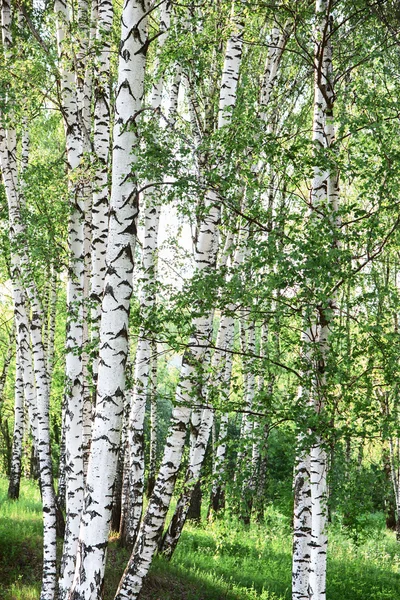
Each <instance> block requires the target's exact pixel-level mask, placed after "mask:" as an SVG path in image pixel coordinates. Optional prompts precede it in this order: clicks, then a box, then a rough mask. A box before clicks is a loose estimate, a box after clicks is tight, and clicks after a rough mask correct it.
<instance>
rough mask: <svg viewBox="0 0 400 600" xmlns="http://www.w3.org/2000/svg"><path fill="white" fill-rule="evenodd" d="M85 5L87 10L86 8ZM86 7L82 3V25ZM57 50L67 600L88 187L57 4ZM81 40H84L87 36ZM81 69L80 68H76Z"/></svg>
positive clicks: (79, 486) (80, 468)
mask: <svg viewBox="0 0 400 600" xmlns="http://www.w3.org/2000/svg"><path fill="white" fill-rule="evenodd" d="M83 4H84V6H83ZM86 9H87V4H86V3H82V2H80V3H79V6H78V19H79V23H80V24H81V23H82V20H83V19H84V16H83V14H82V13H84V12H85V10H86ZM54 10H55V16H56V29H57V48H58V58H59V63H60V80H61V103H62V106H63V117H64V129H65V137H66V147H67V161H68V171H69V194H70V203H71V211H70V218H69V225H68V247H69V267H68V281H67V339H66V355H65V413H64V423H63V425H64V435H65V472H66V496H65V499H66V531H65V537H64V546H63V554H62V562H61V575H60V580H59V597H60V600H64V599H65V598H66V597H67V595H68V592H69V589H70V586H71V583H72V579H73V575H74V570H75V557H76V552H77V545H78V534H79V522H80V515H81V510H82V505H83V487H84V465H83V414H82V412H83V398H84V376H83V364H82V349H83V343H84V337H83V336H84V331H83V321H84V311H83V296H84V220H85V208H86V207H85V192H86V187H87V184H86V182H85V180H84V175H83V174H82V171H81V167H82V166H83V158H84V133H83V131H82V128H83V126H84V125H83V123H82V111H81V110H80V106H79V82H78V77H79V76H80V75H78V73H75V72H74V71H73V70H72V68H71V65H72V57H71V56H70V54H69V53H70V50H69V43H70V40H69V39H68V35H69V30H70V28H71V26H72V20H73V15H72V14H71V7H70V6H69V4H68V3H64V2H63V1H62V0H55V3H54ZM82 37H83V38H85V33H84V31H83V32H82ZM82 53H83V49H82V48H80V50H79V52H78V56H77V62H78V64H79V66H80V69H82V68H83V65H82ZM77 68H78V66H77Z"/></svg>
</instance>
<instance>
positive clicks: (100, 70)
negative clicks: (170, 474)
mask: <svg viewBox="0 0 400 600" xmlns="http://www.w3.org/2000/svg"><path fill="white" fill-rule="evenodd" d="M112 24H113V4H112V2H110V1H109V0H99V2H98V26H97V30H96V41H97V43H98V44H99V46H100V50H99V52H98V55H97V56H96V59H95V73H94V114H93V155H94V158H93V160H94V166H95V173H94V183H93V199H92V221H91V226H92V232H91V258H92V261H91V264H92V272H91V279H90V283H91V290H90V298H91V302H92V311H91V326H92V328H91V339H92V342H93V343H94V344H96V350H95V356H94V358H93V364H92V372H93V382H92V384H93V388H94V397H96V388H97V374H98V349H97V346H98V341H99V331H100V318H101V299H102V294H103V289H104V278H105V274H106V248H107V235H108V216H109V189H108V163H109V146H110V101H111V98H110V96H111V94H110V87H111V81H110V58H111V49H110V34H111V30H112Z"/></svg>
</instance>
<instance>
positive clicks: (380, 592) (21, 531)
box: [0, 480, 400, 600]
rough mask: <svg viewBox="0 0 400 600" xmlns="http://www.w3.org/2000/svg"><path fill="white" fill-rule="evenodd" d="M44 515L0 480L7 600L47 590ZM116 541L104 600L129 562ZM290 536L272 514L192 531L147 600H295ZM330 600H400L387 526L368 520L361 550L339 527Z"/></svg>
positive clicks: (1, 576)
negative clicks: (260, 521) (12, 495)
mask: <svg viewBox="0 0 400 600" xmlns="http://www.w3.org/2000/svg"><path fill="white" fill-rule="evenodd" d="M41 529H42V526H41V512H40V498H39V493H38V490H37V486H36V485H35V484H32V483H31V482H24V483H23V486H22V495H21V499H20V500H19V501H18V502H11V501H9V500H7V482H5V481H4V480H0V582H1V584H0V599H1V600H34V599H35V600H36V599H37V598H38V597H39V589H40V562H41ZM127 558H128V556H127V553H126V552H125V551H123V550H121V549H119V548H118V545H117V543H116V541H115V540H114V541H112V542H111V544H110V548H109V553H108V561H107V571H106V586H105V600H112V598H113V596H114V593H115V590H116V587H117V585H118V581H119V578H120V576H121V574H122V572H123V569H124V567H125V564H126V561H127ZM290 569H291V534H290V523H289V522H288V519H286V518H285V517H283V516H282V515H280V514H279V512H277V511H276V510H274V509H273V508H272V507H270V508H269V509H268V512H267V518H266V523H265V525H264V526H262V527H258V526H252V527H251V528H245V527H243V526H242V525H240V523H238V522H237V521H235V520H234V519H232V518H230V519H229V520H228V519H226V520H221V521H216V522H214V523H212V524H207V525H204V526H200V527H195V526H191V525H188V526H187V527H186V528H185V531H184V533H183V536H182V539H181V541H180V543H179V545H178V548H177V550H176V552H175V554H174V556H173V559H172V561H171V562H170V563H169V562H167V561H165V560H163V559H161V558H157V559H156V560H155V562H154V564H153V567H152V569H151V573H150V576H149V577H148V580H147V582H146V586H145V589H144V591H143V594H142V600H290ZM327 597H328V600H396V599H397V598H400V545H398V544H397V542H396V540H395V537H394V534H393V533H391V532H386V531H385V529H384V524H383V520H382V518H381V517H380V516H379V515H378V516H376V517H375V516H373V517H370V518H369V519H367V520H366V527H365V532H364V533H363V536H362V538H360V537H359V538H358V543H357V544H356V543H355V542H354V541H353V540H351V539H347V538H346V536H345V535H344V533H343V531H342V529H341V527H340V524H339V523H336V524H335V525H334V526H333V527H332V528H331V531H330V540H329V563H328V588H327Z"/></svg>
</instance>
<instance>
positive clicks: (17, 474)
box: [0, 351, 25, 500]
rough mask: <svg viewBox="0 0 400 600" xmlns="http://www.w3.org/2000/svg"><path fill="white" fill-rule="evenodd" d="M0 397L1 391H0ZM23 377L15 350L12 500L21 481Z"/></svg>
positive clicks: (10, 486)
mask: <svg viewBox="0 0 400 600" xmlns="http://www.w3.org/2000/svg"><path fill="white" fill-rule="evenodd" d="M0 397H1V393H0ZM24 420H25V414H24V379H23V373H22V366H21V356H20V353H19V352H18V351H17V357H16V366H15V404H14V435H13V450H12V458H11V473H10V483H9V486H8V497H9V498H11V499H12V500H17V499H18V498H19V487H20V482H21V460H22V441H23V437H24Z"/></svg>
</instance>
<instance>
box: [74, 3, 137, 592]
mask: <svg viewBox="0 0 400 600" xmlns="http://www.w3.org/2000/svg"><path fill="white" fill-rule="evenodd" d="M147 9H148V5H147V2H143V1H139V0H138V1H136V0H127V2H126V3H125V5H124V8H123V12H122V18H121V40H122V43H121V47H120V52H119V64H118V83H117V89H116V103H115V125H114V134H113V161H112V164H113V169H112V186H111V201H110V222H109V235H108V243H107V253H106V264H107V271H106V277H105V287H104V296H103V301H102V317H101V326H100V352H99V373H98V384H97V403H96V411H95V417H94V423H93V428H92V445H91V453H90V459H89V467H88V473H87V479H86V487H85V500H84V506H85V509H84V511H83V514H82V520H81V527H80V533H79V546H78V555H77V560H76V570H75V577H74V582H73V586H72V589H71V594H70V597H71V599H73V600H78V599H79V600H97V598H98V597H99V595H100V594H101V590H102V586H103V578H104V567H105V558H106V548H107V539H108V532H109V525H110V519H111V507H112V495H113V485H114V479H115V471H116V462H117V457H118V449H119V443H120V431H121V422H122V414H123V399H124V390H125V369H126V362H127V358H128V350H129V349H128V317H129V305H130V298H131V295H132V272H133V266H134V264H133V260H134V249H135V243H136V228H137V214H138V205H137V186H136V181H135V178H134V176H133V175H132V169H133V165H134V163H135V156H136V155H137V152H138V138H137V130H136V128H135V127H133V125H134V123H133V121H134V119H135V118H137V115H138V113H139V111H140V109H141V106H142V98H143V91H144V89H143V88H144V85H143V83H144V69H145V60H146V57H145V54H146V42H147V16H146V13H147Z"/></svg>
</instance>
